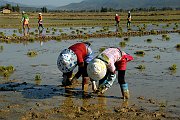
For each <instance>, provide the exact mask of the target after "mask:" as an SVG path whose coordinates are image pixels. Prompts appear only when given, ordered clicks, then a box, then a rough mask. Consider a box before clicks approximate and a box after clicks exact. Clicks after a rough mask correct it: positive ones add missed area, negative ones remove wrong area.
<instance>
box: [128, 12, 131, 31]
mask: <svg viewBox="0 0 180 120" xmlns="http://www.w3.org/2000/svg"><path fill="white" fill-rule="evenodd" d="M127 29H131V12H130V11H128V17H127Z"/></svg>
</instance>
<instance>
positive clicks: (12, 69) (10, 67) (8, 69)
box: [6, 65, 15, 72]
mask: <svg viewBox="0 0 180 120" xmlns="http://www.w3.org/2000/svg"><path fill="white" fill-rule="evenodd" d="M14 70H15V68H14V66H12V65H11V66H7V67H6V71H8V72H13V71H14Z"/></svg>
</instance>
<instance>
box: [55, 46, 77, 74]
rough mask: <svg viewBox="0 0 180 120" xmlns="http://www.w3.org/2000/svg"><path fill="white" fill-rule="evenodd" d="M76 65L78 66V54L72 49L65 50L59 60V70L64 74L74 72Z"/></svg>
mask: <svg viewBox="0 0 180 120" xmlns="http://www.w3.org/2000/svg"><path fill="white" fill-rule="evenodd" d="M76 65H77V56H76V54H75V53H74V52H73V51H72V50H70V49H64V50H63V51H62V52H61V53H60V55H59V57H58V60H57V66H58V69H59V70H60V71H61V72H63V73H67V72H70V71H72V70H74V68H75V67H76Z"/></svg>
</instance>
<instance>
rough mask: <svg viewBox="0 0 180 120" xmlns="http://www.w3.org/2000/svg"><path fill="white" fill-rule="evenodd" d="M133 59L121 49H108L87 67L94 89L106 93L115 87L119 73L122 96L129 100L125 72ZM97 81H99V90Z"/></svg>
mask: <svg viewBox="0 0 180 120" xmlns="http://www.w3.org/2000/svg"><path fill="white" fill-rule="evenodd" d="M131 60H133V57H132V56H131V55H129V54H127V53H125V52H124V51H121V50H120V49H119V48H107V49H106V50H104V51H103V52H102V53H100V54H99V55H98V56H97V57H96V58H95V59H93V60H92V61H91V62H90V63H89V64H88V66H87V73H88V75H89V77H90V78H91V79H92V81H93V82H92V83H93V85H92V89H93V90H94V91H99V92H101V93H104V92H105V91H106V90H107V89H108V88H110V87H111V86H112V85H113V82H114V81H115V79H116V70H117V71H118V83H119V84H120V88H121V92H122V96H123V98H124V99H128V98H129V89H128V83H126V82H125V72H126V65H127V62H129V61H131ZM95 81H99V87H98V90H97V88H96V84H95Z"/></svg>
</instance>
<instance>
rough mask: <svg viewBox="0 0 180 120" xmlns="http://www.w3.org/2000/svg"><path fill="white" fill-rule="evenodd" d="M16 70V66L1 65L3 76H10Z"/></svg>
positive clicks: (0, 72)
mask: <svg viewBox="0 0 180 120" xmlns="http://www.w3.org/2000/svg"><path fill="white" fill-rule="evenodd" d="M14 71H15V68H14V66H12V65H10V66H7V67H6V66H0V75H1V76H3V77H9V76H10V75H11V74H12V73H13V72H14Z"/></svg>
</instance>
